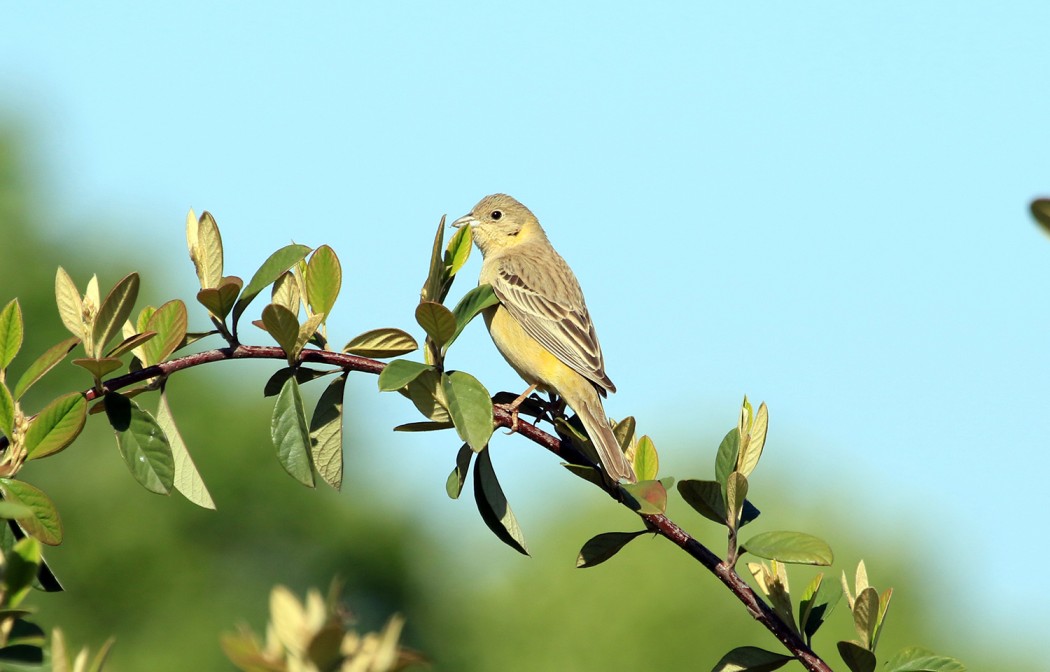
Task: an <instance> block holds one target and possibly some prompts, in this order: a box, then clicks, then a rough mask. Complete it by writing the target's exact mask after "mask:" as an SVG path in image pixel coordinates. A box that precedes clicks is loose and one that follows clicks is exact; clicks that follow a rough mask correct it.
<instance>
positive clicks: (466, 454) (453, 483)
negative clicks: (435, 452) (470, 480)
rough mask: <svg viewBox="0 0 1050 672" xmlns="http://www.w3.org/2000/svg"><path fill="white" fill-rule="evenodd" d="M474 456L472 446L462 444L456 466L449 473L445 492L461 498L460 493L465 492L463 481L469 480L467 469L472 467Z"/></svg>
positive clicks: (455, 497) (454, 497) (450, 495)
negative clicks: (471, 462) (471, 461)
mask: <svg viewBox="0 0 1050 672" xmlns="http://www.w3.org/2000/svg"><path fill="white" fill-rule="evenodd" d="M472 457H474V451H473V450H471V448H470V446H468V445H467V444H465V443H464V444H463V445H462V446H460V449H459V452H458V453H456V466H455V468H453V469H452V473H451V474H449V475H448V480H446V481H445V492H447V493H448V496H449V497H451V498H452V499H459V495H460V493H461V492H463V483H465V482H466V480H467V470H468V469H469V468H470V458H472Z"/></svg>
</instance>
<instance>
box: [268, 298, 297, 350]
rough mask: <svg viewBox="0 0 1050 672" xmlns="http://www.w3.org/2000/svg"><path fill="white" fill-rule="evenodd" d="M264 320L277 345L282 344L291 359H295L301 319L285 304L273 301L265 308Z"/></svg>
mask: <svg viewBox="0 0 1050 672" xmlns="http://www.w3.org/2000/svg"><path fill="white" fill-rule="evenodd" d="M262 321H263V325H264V326H265V327H266V331H267V333H269V334H270V336H273V340H275V341H277V345H279V346H281V349H282V350H284V352H285V354H287V355H288V357H289V359H294V358H295V355H296V351H295V343H296V341H297V340H298V339H299V320H298V319H296V317H295V314H294V313H292V311H290V310H288V309H287V308H285V307H284V306H279V305H277V304H275V303H271V304H269V305H267V306H266V307H265V308H263V311H262Z"/></svg>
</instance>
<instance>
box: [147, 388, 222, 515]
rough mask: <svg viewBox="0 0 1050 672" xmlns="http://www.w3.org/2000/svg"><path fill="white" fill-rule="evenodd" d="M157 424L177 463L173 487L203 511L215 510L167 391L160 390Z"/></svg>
mask: <svg viewBox="0 0 1050 672" xmlns="http://www.w3.org/2000/svg"><path fill="white" fill-rule="evenodd" d="M157 424H158V425H159V426H160V428H161V430H162V431H163V432H164V436H165V437H167V439H168V445H169V446H171V456H172V459H173V460H174V462H175V478H174V481H173V483H172V484H173V485H174V486H175V489H176V490H178V491H179V492H180V493H182V496H183V497H185V498H186V499H188V500H189V501H191V502H193V503H194V504H196V505H197V506H199V507H201V508H203V509H214V508H215V501H214V500H213V499H212V498H211V493H209V492H208V487H207V486H206V485H204V479H203V478H202V477H201V475H200V472H199V471H197V465H196V464H194V463H193V458H192V457H191V456H190V451H189V449H188V448H186V442H185V441H183V439H182V435H181V434H180V433H179V428H178V427H177V426H176V425H175V417H174V416H173V415H172V414H171V407H170V406H169V405H168V394H167V390H165V389H164V388H163V387H162V388H161V390H160V404H159V405H158V406H157Z"/></svg>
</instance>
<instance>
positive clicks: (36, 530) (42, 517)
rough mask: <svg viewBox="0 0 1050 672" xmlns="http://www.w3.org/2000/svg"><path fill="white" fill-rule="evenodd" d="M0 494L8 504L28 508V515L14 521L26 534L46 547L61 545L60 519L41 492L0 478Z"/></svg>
mask: <svg viewBox="0 0 1050 672" xmlns="http://www.w3.org/2000/svg"><path fill="white" fill-rule="evenodd" d="M0 493H3V495H4V499H6V500H7V501H9V502H13V503H15V504H21V505H23V506H26V507H29V510H30V511H31V513H30V515H28V516H23V517H19V518H16V519H15V520H16V521H17V522H18V525H19V526H20V527H21V528H22V529H23V530H25V533H26V534H28V535H29V536H31V537H33V538H34V539H37V540H39V541H40V542H41V543H44V544H47V545H48V546H57V545H58V544H60V543H62V519H61V518H59V516H58V509H56V508H55V505H54V503H53V502H52V501H51V498H49V497H48V496H47V495H45V494H44V492H43V491H42V490H40V489H39V488H35V487H33V486H32V485H29V484H28V483H26V482H25V481H16V480H14V479H11V478H0Z"/></svg>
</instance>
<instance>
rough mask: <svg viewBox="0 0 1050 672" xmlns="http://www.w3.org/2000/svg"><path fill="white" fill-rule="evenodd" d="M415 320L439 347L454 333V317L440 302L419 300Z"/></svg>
mask: <svg viewBox="0 0 1050 672" xmlns="http://www.w3.org/2000/svg"><path fill="white" fill-rule="evenodd" d="M416 322H418V323H419V326H421V327H423V331H425V332H427V335H428V336H430V340H432V341H434V343H435V344H437V346H438V347H439V348H440V347H442V346H444V345H445V343H447V342H448V341H449V339H451V338H452V334H454V333H456V317H455V316H454V315H453V314H452V311H451V310H449V309H448V308H446V307H444V306H443V305H441V304H440V303H434V302H433V301H421V302H420V303H419V305H418V306H416Z"/></svg>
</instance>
